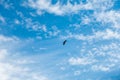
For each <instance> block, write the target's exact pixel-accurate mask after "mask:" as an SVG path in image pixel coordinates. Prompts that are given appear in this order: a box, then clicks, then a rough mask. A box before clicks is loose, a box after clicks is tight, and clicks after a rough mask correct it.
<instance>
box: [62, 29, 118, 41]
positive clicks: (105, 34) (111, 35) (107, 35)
mask: <svg viewBox="0 0 120 80" xmlns="http://www.w3.org/2000/svg"><path fill="white" fill-rule="evenodd" d="M61 38H74V39H77V40H84V41H93V40H111V39H116V40H120V35H119V32H118V31H113V30H112V29H106V30H105V31H96V32H93V34H92V35H83V34H72V33H71V32H69V34H68V36H62V37H61Z"/></svg>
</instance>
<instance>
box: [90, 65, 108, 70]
mask: <svg viewBox="0 0 120 80" xmlns="http://www.w3.org/2000/svg"><path fill="white" fill-rule="evenodd" d="M92 70H93V71H109V70H110V68H109V67H107V66H103V65H94V66H92Z"/></svg>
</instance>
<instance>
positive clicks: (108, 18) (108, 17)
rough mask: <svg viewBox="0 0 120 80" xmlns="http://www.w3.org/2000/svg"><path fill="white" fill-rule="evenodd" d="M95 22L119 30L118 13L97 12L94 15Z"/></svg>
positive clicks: (119, 13)
mask: <svg viewBox="0 0 120 80" xmlns="http://www.w3.org/2000/svg"><path fill="white" fill-rule="evenodd" d="M94 17H95V18H96V21H98V22H101V23H103V24H110V25H111V26H110V27H113V28H120V11H114V10H109V11H103V12H99V13H98V12H97V13H95V14H94Z"/></svg>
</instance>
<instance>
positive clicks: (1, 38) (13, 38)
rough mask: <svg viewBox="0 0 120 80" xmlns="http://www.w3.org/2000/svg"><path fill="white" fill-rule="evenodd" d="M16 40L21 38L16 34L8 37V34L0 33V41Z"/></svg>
mask: <svg viewBox="0 0 120 80" xmlns="http://www.w3.org/2000/svg"><path fill="white" fill-rule="evenodd" d="M14 40H19V39H18V38H16V37H15V36H13V37H7V36H4V35H0V41H1V42H8V41H12V42H13V41H14Z"/></svg>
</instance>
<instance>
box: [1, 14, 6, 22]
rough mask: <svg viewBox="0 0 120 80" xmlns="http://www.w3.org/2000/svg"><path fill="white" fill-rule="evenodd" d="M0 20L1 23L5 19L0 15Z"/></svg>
mask: <svg viewBox="0 0 120 80" xmlns="http://www.w3.org/2000/svg"><path fill="white" fill-rule="evenodd" d="M0 22H2V23H5V22H6V21H5V18H4V17H3V16H1V15H0Z"/></svg>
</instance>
